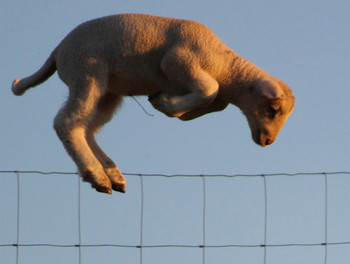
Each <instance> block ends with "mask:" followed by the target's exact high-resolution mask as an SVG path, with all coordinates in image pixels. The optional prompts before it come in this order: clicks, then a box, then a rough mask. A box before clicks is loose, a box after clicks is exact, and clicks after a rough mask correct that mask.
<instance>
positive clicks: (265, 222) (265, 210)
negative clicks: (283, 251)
mask: <svg viewBox="0 0 350 264" xmlns="http://www.w3.org/2000/svg"><path fill="white" fill-rule="evenodd" d="M262 177H263V179H264V264H266V263H267V262H266V261H267V182H266V177H265V175H262Z"/></svg>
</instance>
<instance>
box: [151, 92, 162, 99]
mask: <svg viewBox="0 0 350 264" xmlns="http://www.w3.org/2000/svg"><path fill="white" fill-rule="evenodd" d="M161 94H162V92H160V91H159V92H156V93H154V94H151V95H149V96H148V101H150V102H152V101H154V100H155V99H156V98H157V97H159V96H160V95H161Z"/></svg>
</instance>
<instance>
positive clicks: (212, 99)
mask: <svg viewBox="0 0 350 264" xmlns="http://www.w3.org/2000/svg"><path fill="white" fill-rule="evenodd" d="M56 70H57V72H58V75H59V77H60V78H61V80H62V81H63V82H64V83H65V84H66V85H67V86H68V87H69V98H68V100H67V102H66V103H65V104H64V106H63V107H62V108H61V109H60V110H59V112H58V114H57V116H56V118H55V120H54V128H55V130H56V132H57V134H58V137H59V138H60V140H61V141H62V143H63V145H64V147H65V148H66V150H67V152H68V153H69V155H70V156H71V157H72V159H73V160H74V161H75V163H76V165H77V167H78V169H79V172H80V174H81V175H82V177H83V179H84V180H85V181H88V182H90V183H91V185H92V186H93V187H94V188H95V189H96V190H98V191H100V192H105V193H111V189H113V190H116V191H120V192H125V186H126V181H125V179H124V177H123V175H122V174H121V172H120V171H119V169H118V168H117V166H116V165H115V164H114V162H113V161H112V160H111V159H110V158H109V157H108V156H107V155H106V154H105V153H104V152H103V150H102V149H101V148H100V147H99V146H98V144H97V143H96V141H95V134H96V133H97V132H98V130H99V128H100V127H101V126H103V125H104V124H105V123H106V122H108V121H110V119H111V118H112V116H113V113H114V112H115V110H116V108H117V106H119V105H120V103H121V101H122V97H123V96H130V95H148V96H149V101H150V102H151V104H152V105H153V106H154V107H155V108H156V109H157V110H159V111H161V112H163V113H164V114H166V115H167V116H170V117H178V118H180V119H181V120H191V119H194V118H197V117H199V116H202V115H204V114H207V113H210V112H215V111H221V110H223V109H224V108H226V106H227V105H228V104H230V103H231V104H234V105H236V106H238V107H239V108H240V109H241V110H242V112H243V113H244V114H245V115H246V117H247V120H248V123H249V126H250V129H251V133H252V138H253V140H254V141H255V142H256V143H257V144H259V145H261V146H266V145H269V144H271V143H272V142H273V141H274V140H275V139H276V137H277V135H278V133H279V131H280V129H281V128H282V126H283V124H284V122H285V121H286V120H287V118H288V116H289V115H290V114H291V112H292V111H293V108H294V96H293V94H292V91H291V90H290V89H289V88H288V86H287V85H286V84H285V83H283V82H282V81H280V80H278V79H277V78H275V77H273V76H271V75H269V74H268V73H266V72H264V71H263V70H261V69H259V68H258V67H256V66H255V65H253V64H252V63H250V62H248V61H247V60H245V59H243V58H242V57H239V56H238V55H237V54H236V53H235V52H234V51H233V50H231V49H229V48H228V47H227V46H226V45H225V44H224V43H222V42H221V41H220V39H219V38H218V37H217V36H216V35H215V34H214V33H213V32H212V31H211V30H210V29H209V28H207V27H206V26H204V25H202V24H199V23H197V22H193V21H188V20H179V19H173V18H164V17H156V16H149V15H138V14H124V15H116V16H109V17H104V18H100V19H96V20H92V21H88V22H86V23H84V24H82V25H80V26H78V27H77V28H76V29H74V30H73V31H72V32H71V33H69V34H68V35H67V37H66V38H64V39H63V41H62V42H61V43H60V44H59V45H58V46H57V48H56V49H55V50H54V51H53V52H52V53H51V55H50V56H49V58H48V59H47V61H46V62H45V64H44V65H43V66H42V68H40V69H39V70H38V71H37V72H36V73H34V74H33V75H31V76H29V77H27V78H24V79H22V80H18V79H16V80H15V81H14V82H13V85H12V91H13V93H14V94H16V95H22V94H23V93H24V92H25V91H26V90H27V89H29V88H30V87H33V86H36V85H38V84H40V83H42V82H44V81H45V80H47V79H48V78H49V77H50V76H51V75H52V74H53V73H54V72H55V71H56Z"/></svg>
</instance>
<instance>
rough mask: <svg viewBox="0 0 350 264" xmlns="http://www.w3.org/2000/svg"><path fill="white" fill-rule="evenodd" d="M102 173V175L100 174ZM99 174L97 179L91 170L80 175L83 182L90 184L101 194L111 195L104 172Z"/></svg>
mask: <svg viewBox="0 0 350 264" xmlns="http://www.w3.org/2000/svg"><path fill="white" fill-rule="evenodd" d="M102 173H103V174H102ZM102 173H100V175H99V177H97V176H96V175H94V174H93V173H92V171H91V170H85V171H84V172H83V173H82V178H83V181H85V182H90V184H91V187H92V188H94V189H96V191H98V192H101V193H107V194H111V193H112V190H111V185H112V184H111V182H110V180H109V179H108V177H107V175H105V174H104V172H102Z"/></svg>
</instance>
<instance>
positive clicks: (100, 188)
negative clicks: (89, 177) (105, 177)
mask: <svg viewBox="0 0 350 264" xmlns="http://www.w3.org/2000/svg"><path fill="white" fill-rule="evenodd" d="M95 189H96V191H98V192H101V193H107V194H112V190H111V188H108V187H105V186H96V187H95Z"/></svg>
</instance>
